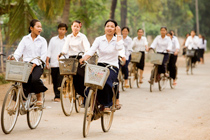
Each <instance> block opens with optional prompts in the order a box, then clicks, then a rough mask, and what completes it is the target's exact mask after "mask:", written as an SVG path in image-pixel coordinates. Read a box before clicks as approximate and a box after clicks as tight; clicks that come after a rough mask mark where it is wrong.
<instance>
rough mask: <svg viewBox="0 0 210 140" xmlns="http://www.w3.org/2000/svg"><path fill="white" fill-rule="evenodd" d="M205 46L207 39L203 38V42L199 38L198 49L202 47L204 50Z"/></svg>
mask: <svg viewBox="0 0 210 140" xmlns="http://www.w3.org/2000/svg"><path fill="white" fill-rule="evenodd" d="M206 46H207V41H206V40H204V42H203V39H202V38H200V39H199V49H204V50H205V51H206V49H207V47H206Z"/></svg>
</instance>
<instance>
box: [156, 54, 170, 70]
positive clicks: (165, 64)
mask: <svg viewBox="0 0 210 140" xmlns="http://www.w3.org/2000/svg"><path fill="white" fill-rule="evenodd" d="M160 54H163V55H164V58H163V63H162V65H159V66H158V73H159V74H161V73H166V68H167V62H168V58H169V54H168V53H160Z"/></svg>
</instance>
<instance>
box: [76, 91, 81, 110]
mask: <svg viewBox="0 0 210 140" xmlns="http://www.w3.org/2000/svg"><path fill="white" fill-rule="evenodd" d="M75 94H76V97H75V98H76V100H75V110H76V112H77V113H79V112H80V109H81V105H82V103H83V97H82V96H81V95H79V94H77V93H75Z"/></svg>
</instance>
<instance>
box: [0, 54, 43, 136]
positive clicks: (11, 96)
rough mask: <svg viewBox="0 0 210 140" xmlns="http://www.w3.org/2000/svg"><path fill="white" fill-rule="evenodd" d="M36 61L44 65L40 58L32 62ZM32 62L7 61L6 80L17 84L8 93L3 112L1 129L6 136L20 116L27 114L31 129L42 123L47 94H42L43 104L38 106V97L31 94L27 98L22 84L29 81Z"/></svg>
mask: <svg viewBox="0 0 210 140" xmlns="http://www.w3.org/2000/svg"><path fill="white" fill-rule="evenodd" d="M34 59H38V60H40V61H41V62H42V63H43V64H44V62H43V61H42V60H41V59H40V57H35V58H33V59H32V60H34ZM32 60H31V61H32ZM31 61H30V62H31ZM30 62H29V63H26V62H16V61H10V60H7V61H6V78H5V79H6V80H7V81H12V82H15V83H14V84H13V85H11V87H10V88H9V90H8V91H7V93H6V95H5V97H4V101H3V106H2V110H1V127H2V130H3V132H4V133H5V134H9V133H10V132H11V131H12V130H13V129H14V126H15V124H16V121H17V118H18V115H19V114H20V115H24V114H27V123H28V126H29V128H30V129H35V128H36V127H37V126H38V124H39V123H40V120H41V117H42V114H43V109H44V101H45V93H44V92H43V93H41V97H42V100H43V104H42V105H41V106H38V105H36V101H37V97H36V95H35V94H34V93H29V94H28V97H26V96H25V94H24V92H23V86H22V83H27V81H28V78H29V75H30V71H31V68H32V64H30Z"/></svg>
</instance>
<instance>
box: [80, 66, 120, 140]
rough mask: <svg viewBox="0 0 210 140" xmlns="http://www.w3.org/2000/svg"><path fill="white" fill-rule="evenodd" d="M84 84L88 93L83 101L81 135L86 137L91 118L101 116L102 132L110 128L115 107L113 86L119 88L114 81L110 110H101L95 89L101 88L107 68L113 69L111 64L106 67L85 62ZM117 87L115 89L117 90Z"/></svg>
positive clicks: (106, 76) (94, 118)
mask: <svg viewBox="0 0 210 140" xmlns="http://www.w3.org/2000/svg"><path fill="white" fill-rule="evenodd" d="M85 65H86V67H85V86H86V87H89V93H88V96H87V98H86V103H85V114H84V120H83V137H86V136H87V135H88V133H89V129H90V123H91V122H92V121H93V120H97V119H99V118H101V126H102V130H103V131H104V132H108V131H109V129H110V128H111V125H112V121H113V117H114V112H115V110H116V108H115V101H116V92H115V89H114V87H115V86H117V88H118V89H119V86H118V83H117V82H114V83H113V87H112V91H113V105H112V107H111V112H109V113H107V112H103V109H104V106H103V105H100V104H99V102H97V99H96V97H97V90H98V89H103V87H104V85H105V83H106V80H107V78H108V76H109V69H108V68H110V69H112V70H114V69H113V66H111V65H107V66H106V67H101V66H96V65H91V64H88V62H85ZM114 71H115V70H114ZM118 89H117V90H116V91H118Z"/></svg>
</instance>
